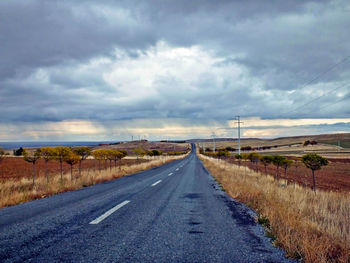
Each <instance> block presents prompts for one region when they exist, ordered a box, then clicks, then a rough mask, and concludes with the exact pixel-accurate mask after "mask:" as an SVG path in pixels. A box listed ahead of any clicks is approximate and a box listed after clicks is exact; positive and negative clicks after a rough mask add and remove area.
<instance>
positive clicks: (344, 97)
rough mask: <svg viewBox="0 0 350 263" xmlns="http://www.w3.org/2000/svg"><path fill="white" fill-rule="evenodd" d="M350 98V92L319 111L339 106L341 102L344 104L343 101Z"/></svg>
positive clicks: (323, 106)
mask: <svg viewBox="0 0 350 263" xmlns="http://www.w3.org/2000/svg"><path fill="white" fill-rule="evenodd" d="M348 98H350V92H348V93H347V94H346V95H345V96H343V97H342V98H340V99H339V100H336V101H334V102H329V103H326V104H324V105H322V107H319V109H318V110H322V109H324V108H327V107H333V106H334V105H336V104H338V103H340V102H342V101H344V100H346V99H348ZM306 115H307V113H305V114H302V115H301V116H306Z"/></svg>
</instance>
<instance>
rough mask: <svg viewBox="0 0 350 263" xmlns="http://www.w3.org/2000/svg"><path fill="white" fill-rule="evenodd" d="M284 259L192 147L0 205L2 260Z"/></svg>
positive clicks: (227, 260) (279, 260) (180, 260)
mask: <svg viewBox="0 0 350 263" xmlns="http://www.w3.org/2000/svg"><path fill="white" fill-rule="evenodd" d="M25 261H34V262H62V261H67V262H287V260H286V259H284V256H283V252H282V251H280V250H279V249H277V248H274V247H273V246H272V245H271V243H270V241H269V239H268V238H266V237H265V236H264V233H263V230H262V229H261V227H260V226H258V225H256V223H255V221H254V219H253V216H252V212H251V211H250V210H249V209H247V208H246V207H245V206H243V205H241V204H239V203H237V202H236V201H234V200H233V199H231V198H229V197H228V196H227V195H226V194H225V193H224V192H223V191H222V190H221V189H220V188H219V187H218V185H217V184H216V182H215V181H214V180H213V178H212V177H211V176H210V175H209V174H208V173H207V171H206V170H205V169H204V167H203V165H202V163H201V161H200V160H199V159H198V158H197V156H196V155H195V153H194V151H193V152H192V153H191V154H190V155H189V156H188V157H187V158H185V159H183V160H179V161H175V162H172V163H169V164H166V165H163V166H161V167H158V168H155V169H152V170H148V171H145V172H142V173H138V174H135V175H132V176H127V177H123V178H121V179H117V180H114V181H111V182H107V183H102V184H99V185H95V186H92V187H87V188H84V189H81V190H78V191H73V192H69V193H64V194H59V195H56V196H52V197H49V198H45V199H41V200H37V201H33V202H28V203H25V204H21V205H18V206H13V207H9V208H5V209H1V210H0V262H25Z"/></svg>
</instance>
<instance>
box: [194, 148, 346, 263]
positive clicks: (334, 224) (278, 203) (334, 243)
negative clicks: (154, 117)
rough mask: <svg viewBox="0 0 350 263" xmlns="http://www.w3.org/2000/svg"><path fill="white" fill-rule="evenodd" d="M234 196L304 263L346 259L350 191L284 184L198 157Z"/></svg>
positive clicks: (269, 232)
mask: <svg viewBox="0 0 350 263" xmlns="http://www.w3.org/2000/svg"><path fill="white" fill-rule="evenodd" d="M200 158H201V159H202V160H203V162H204V165H205V166H206V167H207V168H208V169H209V171H210V173H211V174H212V175H213V176H214V177H215V178H216V179H217V180H218V181H219V183H220V184H221V185H222V186H223V188H224V189H225V190H226V192H227V193H228V194H229V195H231V196H232V197H233V198H235V199H237V200H239V201H241V202H243V203H245V204H247V205H248V206H250V207H251V208H253V209H254V210H256V211H257V212H258V214H259V219H258V221H259V222H260V223H262V224H263V225H264V226H265V227H266V228H267V234H268V235H269V236H271V237H275V238H276V239H275V240H274V244H275V245H277V246H280V247H282V248H283V249H285V250H286V253H287V256H288V257H291V258H300V259H302V260H303V261H305V262H317V263H319V262H344V263H345V262H350V195H349V194H348V193H333V192H325V191H318V192H317V194H314V193H313V192H312V190H311V189H308V188H304V187H302V186H299V185H284V180H281V181H275V179H274V178H273V177H272V176H269V175H268V176H266V175H264V174H262V173H256V172H254V171H252V170H250V169H249V168H248V169H247V168H243V167H241V168H239V167H238V166H237V165H235V164H232V163H228V162H225V161H222V160H218V159H213V158H210V157H206V156H203V155H201V156H200Z"/></svg>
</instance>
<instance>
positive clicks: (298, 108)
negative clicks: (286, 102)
mask: <svg viewBox="0 0 350 263" xmlns="http://www.w3.org/2000/svg"><path fill="white" fill-rule="evenodd" d="M349 84H350V81H349V82H346V83H345V84H343V85H341V86H339V87H336V88H335V89H332V90H330V91H328V92H326V93H324V94H322V95H321V96H318V97H317V98H314V99H312V100H311V101H308V102H306V103H304V104H303V105H301V106H299V107H297V108H295V109H293V110H291V111H289V112H287V113H285V115H288V114H290V113H292V112H295V111H298V110H300V109H301V108H303V107H305V106H307V105H309V104H311V103H312V102H315V101H316V100H318V99H320V98H322V97H324V96H326V95H328V94H330V93H332V92H334V91H336V90H338V89H341V88H343V87H345V86H347V85H349Z"/></svg>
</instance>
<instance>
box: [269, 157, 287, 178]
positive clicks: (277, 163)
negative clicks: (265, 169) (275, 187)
mask: <svg viewBox="0 0 350 263" xmlns="http://www.w3.org/2000/svg"><path fill="white" fill-rule="evenodd" d="M285 159H286V157H284V156H282V155H275V156H274V157H273V161H272V162H273V164H274V165H275V166H276V168H277V171H276V177H277V179H279V168H280V166H282V164H283V162H284V161H285Z"/></svg>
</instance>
